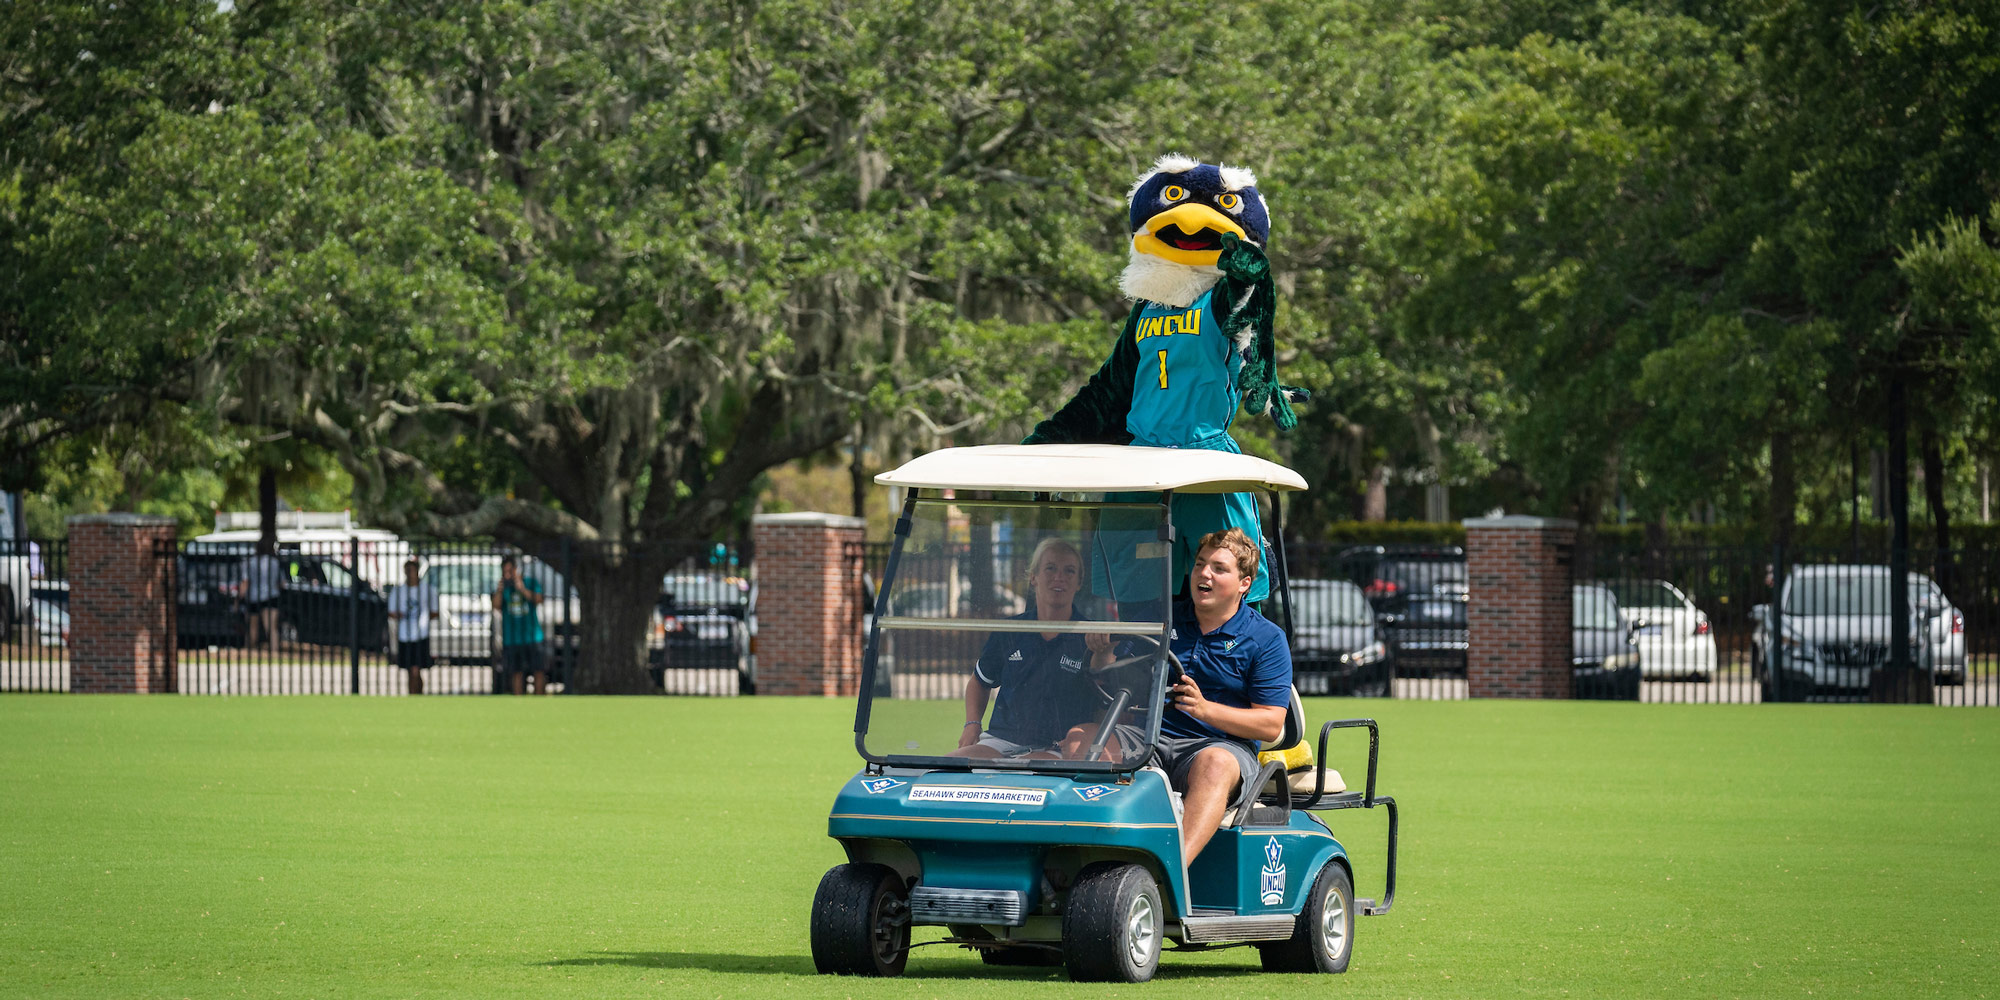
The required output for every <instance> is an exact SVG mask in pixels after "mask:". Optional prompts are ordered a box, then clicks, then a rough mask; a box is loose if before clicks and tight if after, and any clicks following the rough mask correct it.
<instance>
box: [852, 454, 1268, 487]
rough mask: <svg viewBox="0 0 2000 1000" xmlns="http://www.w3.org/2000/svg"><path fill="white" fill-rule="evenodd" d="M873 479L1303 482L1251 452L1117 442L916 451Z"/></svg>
mask: <svg viewBox="0 0 2000 1000" xmlns="http://www.w3.org/2000/svg"><path fill="white" fill-rule="evenodd" d="M875 481H876V482H878V483H881V484H882V485H884V486H901V487H905V488H922V489H958V490H1005V491H1012V492H1020V493H1114V492H1138V491H1152V490H1174V491H1176V492H1180V493H1242V492H1247V491H1251V490H1303V489H1305V488H1306V481H1305V479H1303V478H1302V477H1300V476H1299V474H1298V473H1296V472H1293V471H1292V470H1290V469H1287V468H1285V467H1284V466H1282V465H1279V464H1277V463H1276V462H1267V461H1265V460H1263V459H1261V458H1255V457H1252V456H1250V455H1238V454H1234V453H1231V452H1226V451H1206V450H1202V449H1199V448H1137V447H1132V446H1129V445H1116V444H989V445H980V446H977V447H972V448H943V449H940V450H938V451H934V452H931V453H930V454H928V455H919V456H918V457H916V458H913V459H911V460H909V461H908V462H905V463H903V465H902V467H901V468H896V469H891V470H889V471H888V472H884V473H882V474H881V475H879V476H876V477H875Z"/></svg>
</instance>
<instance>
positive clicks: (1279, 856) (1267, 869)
mask: <svg viewBox="0 0 2000 1000" xmlns="http://www.w3.org/2000/svg"><path fill="white" fill-rule="evenodd" d="M1262 898H1263V900H1264V905H1265V906H1278V905H1281V904H1282V903H1284V901H1285V862H1284V852H1283V851H1281V850H1279V849H1278V838H1276V837H1272V838H1271V839H1269V840H1266V841H1264V885H1263V897H1262Z"/></svg>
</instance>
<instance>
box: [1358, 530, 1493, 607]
mask: <svg viewBox="0 0 2000 1000" xmlns="http://www.w3.org/2000/svg"><path fill="white" fill-rule="evenodd" d="M1336 558H1337V559H1338V561H1339V565H1340V568H1341V571H1342V572H1343V573H1345V574H1346V575H1347V577H1348V579H1351V580H1353V581H1354V582H1355V583H1357V584H1359V585H1360V586H1361V591H1362V593H1364V594H1366V595H1368V601H1369V603H1371V604H1373V605H1374V606H1375V610H1376V611H1387V610H1389V604H1390V603H1391V602H1394V601H1397V600H1398V599H1401V598H1407V597H1423V596H1445V597H1459V598H1463V597H1464V596H1465V592H1466V582H1465V550H1464V549H1462V548H1460V547H1458V546H1456V545H1357V546H1354V547H1352V548H1347V549H1343V550H1341V552H1340V555H1339V556H1338V557H1336Z"/></svg>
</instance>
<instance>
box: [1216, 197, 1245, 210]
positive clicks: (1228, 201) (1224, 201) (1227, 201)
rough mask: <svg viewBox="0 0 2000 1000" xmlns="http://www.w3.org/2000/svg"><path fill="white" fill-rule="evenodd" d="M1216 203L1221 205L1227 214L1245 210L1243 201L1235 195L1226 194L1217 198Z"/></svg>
mask: <svg viewBox="0 0 2000 1000" xmlns="http://www.w3.org/2000/svg"><path fill="white" fill-rule="evenodd" d="M1215 203H1216V204H1218V205H1221V206H1222V210H1223V211H1225V212H1236V211H1241V210H1242V208H1243V199H1242V198H1239V197H1237V196H1236V195H1234V194H1224V195H1222V196H1221V197H1218V198H1216V199H1215Z"/></svg>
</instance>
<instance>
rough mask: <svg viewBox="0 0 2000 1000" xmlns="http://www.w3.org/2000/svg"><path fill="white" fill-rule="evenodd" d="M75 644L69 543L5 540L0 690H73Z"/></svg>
mask: <svg viewBox="0 0 2000 1000" xmlns="http://www.w3.org/2000/svg"><path fill="white" fill-rule="evenodd" d="M69 644H70V622H69V543H68V542H67V541H65V540H63V539H59V538H58V539H26V540H20V541H12V540H8V541H0V691H68V690H69Z"/></svg>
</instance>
